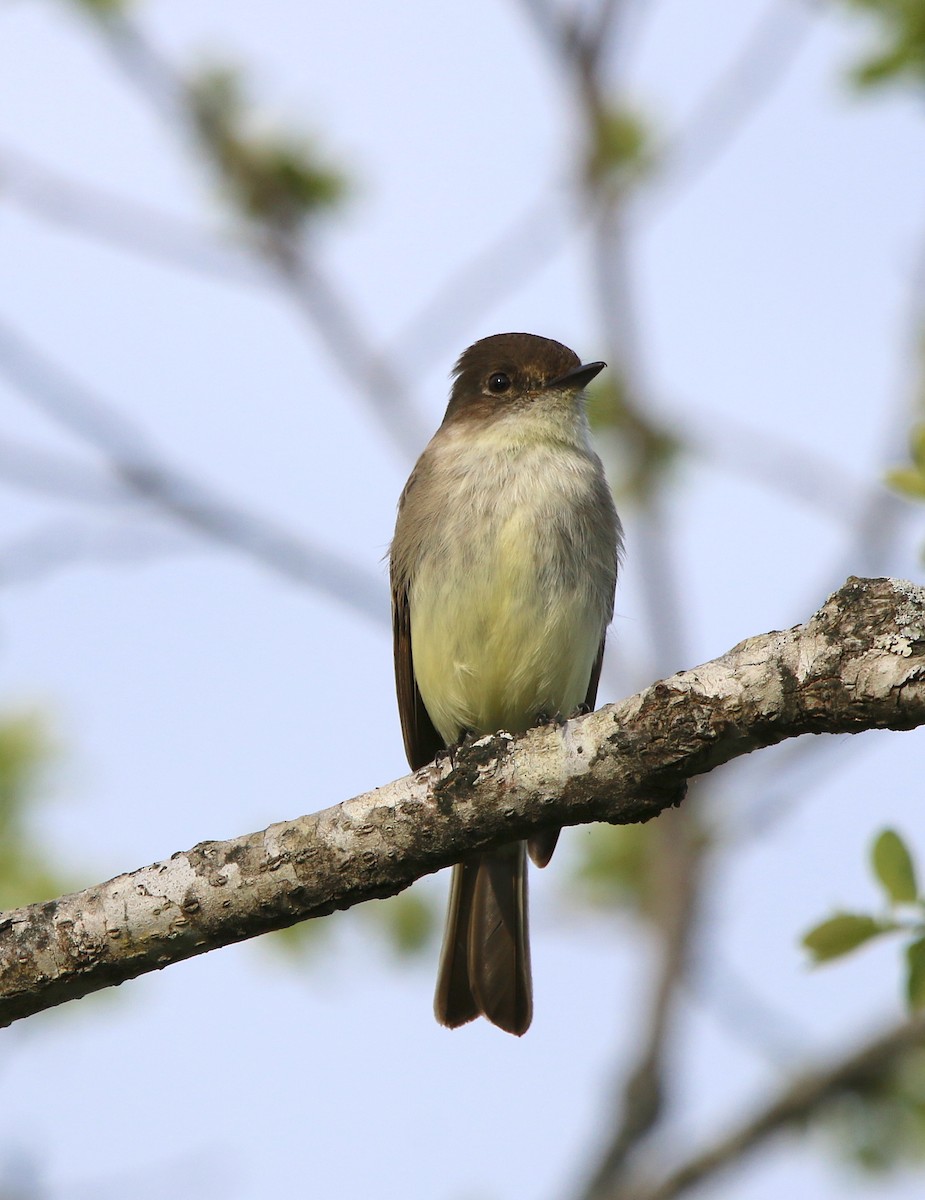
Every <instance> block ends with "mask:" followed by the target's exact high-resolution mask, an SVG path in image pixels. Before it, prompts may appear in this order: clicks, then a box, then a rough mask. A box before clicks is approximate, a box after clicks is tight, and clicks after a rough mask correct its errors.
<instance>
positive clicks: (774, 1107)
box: [621, 1016, 925, 1200]
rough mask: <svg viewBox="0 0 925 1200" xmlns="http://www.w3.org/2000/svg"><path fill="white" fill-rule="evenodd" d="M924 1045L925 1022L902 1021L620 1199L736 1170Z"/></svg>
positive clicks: (662, 1198)
mask: <svg viewBox="0 0 925 1200" xmlns="http://www.w3.org/2000/svg"><path fill="white" fill-rule="evenodd" d="M923 1043H925V1017H920V1016H919V1017H914V1018H913V1019H912V1020H909V1021H904V1022H903V1023H902V1024H901V1025H897V1026H896V1027H895V1028H894V1029H891V1030H889V1031H888V1032H887V1033H885V1034H882V1035H880V1036H879V1037H876V1038H874V1039H872V1040H871V1041H869V1042H867V1043H865V1044H864V1045H862V1046H861V1047H860V1048H859V1049H858V1050H856V1051H855V1052H854V1053H852V1054H849V1055H847V1056H845V1057H840V1058H838V1059H836V1060H835V1061H834V1062H832V1063H830V1064H828V1065H827V1066H824V1067H820V1068H818V1069H817V1070H815V1071H812V1072H807V1073H806V1074H804V1075H802V1076H801V1077H800V1078H798V1079H796V1080H795V1081H794V1082H793V1083H791V1084H789V1085H788V1086H786V1087H785V1088H784V1089H783V1090H782V1091H781V1092H780V1093H779V1094H777V1095H776V1096H773V1097H772V1098H771V1099H770V1100H768V1101H767V1102H766V1103H765V1104H764V1105H762V1106H761V1107H759V1108H758V1109H757V1110H756V1111H755V1112H754V1113H753V1114H752V1115H751V1116H749V1117H747V1118H746V1119H745V1120H744V1121H742V1122H741V1123H740V1124H738V1125H735V1126H733V1127H732V1129H730V1130H729V1131H728V1132H727V1133H725V1134H723V1135H721V1136H720V1137H719V1138H717V1140H716V1141H715V1142H714V1143H713V1144H712V1145H710V1146H708V1147H707V1148H706V1149H705V1150H702V1151H701V1152H700V1153H698V1154H696V1155H694V1156H693V1157H692V1158H690V1159H688V1160H687V1162H685V1163H682V1164H681V1165H680V1166H679V1167H676V1168H675V1169H674V1170H673V1171H671V1172H670V1173H669V1174H668V1175H666V1176H665V1177H664V1178H663V1179H662V1180H660V1181H659V1182H658V1183H655V1184H651V1185H648V1186H645V1185H643V1186H639V1187H636V1188H634V1189H633V1190H632V1191H631V1192H629V1193H621V1195H622V1196H625V1198H626V1200H674V1197H675V1196H680V1195H682V1194H683V1193H684V1192H686V1191H689V1190H690V1189H691V1188H692V1187H695V1186H696V1185H698V1184H701V1183H703V1182H704V1181H705V1180H707V1179H710V1178H712V1177H713V1176H714V1175H717V1174H719V1173H720V1172H721V1171H725V1170H729V1169H731V1168H732V1167H737V1166H739V1165H740V1164H741V1162H742V1161H743V1159H745V1158H746V1157H747V1156H748V1155H750V1154H752V1153H754V1152H755V1151H756V1150H757V1149H759V1148H760V1147H761V1146H762V1145H763V1144H764V1143H765V1142H767V1141H768V1140H769V1139H770V1138H772V1137H775V1136H777V1135H779V1134H781V1133H783V1132H785V1131H787V1130H788V1129H792V1128H793V1126H795V1125H798V1124H800V1123H801V1122H803V1121H805V1120H806V1119H807V1118H808V1117H810V1116H814V1115H817V1114H818V1113H819V1112H820V1110H822V1109H823V1108H825V1106H826V1105H828V1104H830V1103H831V1102H832V1101H833V1100H837V1099H838V1098H840V1097H841V1096H844V1095H845V1094H850V1093H852V1092H856V1091H859V1090H861V1091H863V1090H866V1089H868V1088H870V1086H871V1085H873V1084H876V1083H879V1082H881V1081H882V1080H883V1079H884V1078H886V1077H888V1076H889V1075H890V1074H891V1073H892V1072H893V1071H894V1070H895V1069H896V1067H897V1066H898V1065H899V1064H900V1063H901V1061H902V1060H903V1058H904V1057H905V1056H906V1055H907V1054H908V1053H909V1051H910V1050H912V1049H913V1048H915V1047H918V1046H921V1045H923Z"/></svg>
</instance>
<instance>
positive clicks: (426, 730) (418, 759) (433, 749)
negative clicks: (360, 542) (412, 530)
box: [392, 586, 444, 771]
mask: <svg viewBox="0 0 925 1200" xmlns="http://www.w3.org/2000/svg"><path fill="white" fill-rule="evenodd" d="M392 635H393V640H394V647H395V690H396V691H397V693H398V715H399V717H400V718H401V732H402V737H403V738H404V739H405V755H406V756H407V759H408V762H409V764H410V765H411V769H412V771H416V770H417V769H418V767H426V766H427V764H428V763H429V762H433V760H434V758H435V757H436V755H437V751H438V750H442V749H443V748H444V745H443V739H442V738H441V736H440V734H439V733H437V731H436V729H434V726H433V722H432V721H431V719H430V716H429V715H428V712H427V709H426V708H425V707H424V701H423V700H422V699H421V693H420V692H419V691H418V685H417V681H416V679H415V678H414V659H413V657H412V654H411V612H410V609H409V606H408V590H407V588H405V587H402V586H398V587H395V588H394V589H393V591H392Z"/></svg>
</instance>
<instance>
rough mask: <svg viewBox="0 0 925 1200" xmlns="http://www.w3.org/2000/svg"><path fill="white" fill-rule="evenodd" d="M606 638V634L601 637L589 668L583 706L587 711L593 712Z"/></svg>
mask: <svg viewBox="0 0 925 1200" xmlns="http://www.w3.org/2000/svg"><path fill="white" fill-rule="evenodd" d="M606 640H607V634H606V632H605V633H604V636H603V637H602V638H601V645H600V649H599V650H598V652H597V658H596V659H595V660H594V666H593V667H592V668H591V678H590V679H589V680H588V691H587V693H586V695H585V708H586V709H587V710H588V712H594V706H595V704H597V685H598V684H599V683H600V682H601V667H602V666H603V665H604V642H606Z"/></svg>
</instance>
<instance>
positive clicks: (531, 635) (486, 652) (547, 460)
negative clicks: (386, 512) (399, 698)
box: [409, 446, 609, 743]
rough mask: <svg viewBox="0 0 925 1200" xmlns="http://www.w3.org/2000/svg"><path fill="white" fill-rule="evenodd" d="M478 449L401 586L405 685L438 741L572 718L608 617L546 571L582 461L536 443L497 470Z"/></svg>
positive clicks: (577, 587)
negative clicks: (408, 659) (410, 661)
mask: <svg viewBox="0 0 925 1200" xmlns="http://www.w3.org/2000/svg"><path fill="white" fill-rule="evenodd" d="M484 450H485V448H483V452H482V453H481V454H480V455H472V456H471V460H467V461H466V462H465V464H464V466H463V468H462V469H460V470H458V471H455V472H454V473H451V474H450V476H449V477H448V482H447V494H446V495H445V497H444V499H443V503H442V504H441V506H440V510H439V512H438V513H436V514H435V516H434V520H433V528H432V529H431V530H430V535H431V536H429V537H428V541H429V542H430V544H431V547H432V549H431V552H428V553H427V554H425V555H423V556H422V558H421V560H420V561H419V562H418V564H417V569H416V570H415V573H414V578H413V580H412V581H411V587H410V589H409V604H410V616H411V639H412V653H413V657H414V671H415V677H416V679H417V684H418V688H419V690H420V692H421V696H422V698H423V700H424V703H425V705H426V706H427V710H428V712H429V714H430V717H431V720H432V721H433V722H434V725H435V727H436V728H437V731H438V732H439V733H440V736H441V737H442V738H443V739H444V740H445V741H446V742H447V743H452V742H454V741H456V740H457V738H458V737H459V736H460V734H461V733H462V732H463V731H464V730H469V729H471V730H474V731H477V732H483V733H489V732H494V731H495V730H497V729H507V730H510V731H511V732H513V733H518V732H521V731H522V730H524V729H527V728H529V727H530V726H531V725H533V724H534V723H535V721H536V718H537V715H538V714H540V713H546V714H548V715H550V716H552V715H554V714H556V713H562V714H563V715H566V716H567V715H568V714H569V713H571V712H572V711H574V709H575V708H576V707H577V706H578V705H579V704H581V703H582V702H583V701H584V699H585V695H586V692H587V687H588V680H589V678H590V675H591V669H592V666H593V664H594V661H595V658H596V656H597V653H598V648H599V646H600V642H601V638H602V637H603V633H604V628H605V626H606V623H607V620H608V619H609V611H605V606H604V604H603V603H602V600H601V589H600V587H597V588H594V587H592V586H590V583H589V581H588V580H587V579H584V578H582V577H581V573H580V572H579V574H578V578H575V577H574V575H573V576H572V577H571V578H566V577H565V574H564V573H563V572H561V571H559V570H557V569H556V564H557V563H559V562H560V561H561V554H562V550H563V526H566V527H567V525H568V521H567V520H565V521H563V516H566V517H567V516H568V514H569V513H574V514H576V515H575V520H578V519H579V516H578V514H579V513H580V512H582V511H583V509H582V504H583V502H584V501H586V499H587V489H588V488H589V486H590V478H591V473H592V472H593V470H594V465H593V462H591V461H587V462H586V461H585V459H584V458H583V456H582V455H581V454H578V453H576V454H574V455H571V456H570V455H569V454H568V453H566V452H564V451H563V450H562V448H561V447H547V446H537V447H533V448H531V449H529V450H528V451H527V452H520V453H518V454H517V455H514V456H505V457H504V459H503V462H501V463H500V465H499V459H498V457H497V456H495V457H492V455H491V454H486V453H485V452H484ZM499 484H500V486H499ZM585 519H586V518H585ZM566 574H567V573H566Z"/></svg>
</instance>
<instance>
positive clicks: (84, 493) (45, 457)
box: [0, 368, 132, 505]
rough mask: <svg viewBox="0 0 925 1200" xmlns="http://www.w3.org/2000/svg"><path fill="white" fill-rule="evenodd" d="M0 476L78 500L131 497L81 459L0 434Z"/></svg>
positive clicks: (114, 501)
mask: <svg viewBox="0 0 925 1200" xmlns="http://www.w3.org/2000/svg"><path fill="white" fill-rule="evenodd" d="M0 369H2V368H0ZM0 479H2V480H3V481H4V482H5V483H8V484H11V485H12V486H14V487H18V488H27V489H29V490H30V491H35V492H41V493H43V494H45V495H48V496H54V497H56V498H58V499H62V500H76V501H79V502H80V503H81V504H106V505H110V504H117V503H119V502H123V503H124V502H125V501H126V500H130V499H132V495H131V492H129V491H128V490H127V489H126V488H124V487H122V486H121V485H120V484H119V483H118V482H117V481H116V480H114V479H112V478H110V477H108V476H106V475H104V474H102V473H100V472H98V471H94V470H92V469H91V468H88V467H86V466H84V464H83V463H78V462H72V461H71V460H70V459H67V458H63V457H61V456H59V455H56V454H48V453H46V451H44V450H36V449H35V448H34V447H33V446H26V445H24V444H23V443H22V442H14V441H10V440H9V439H7V438H0Z"/></svg>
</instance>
